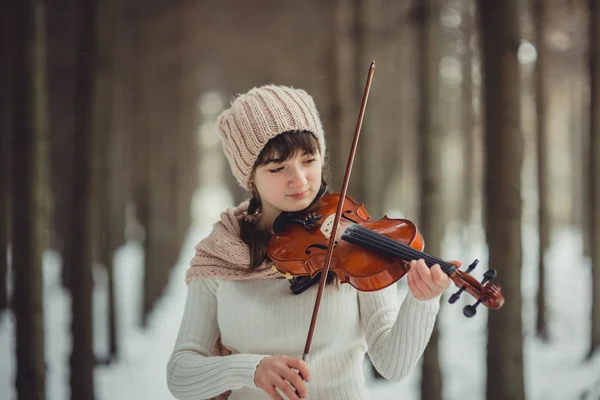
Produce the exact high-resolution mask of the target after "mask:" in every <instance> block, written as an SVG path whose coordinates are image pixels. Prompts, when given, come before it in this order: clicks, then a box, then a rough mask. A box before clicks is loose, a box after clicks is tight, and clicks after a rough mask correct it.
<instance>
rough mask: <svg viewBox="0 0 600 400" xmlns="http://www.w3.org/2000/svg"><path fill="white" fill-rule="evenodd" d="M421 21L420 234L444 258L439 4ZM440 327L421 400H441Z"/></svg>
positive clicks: (424, 5) (422, 8)
mask: <svg viewBox="0 0 600 400" xmlns="http://www.w3.org/2000/svg"><path fill="white" fill-rule="evenodd" d="M416 7H418V9H417V15H418V16H419V17H420V18H418V21H419V25H418V26H419V33H418V35H417V37H418V39H417V40H418V46H417V51H418V52H419V77H418V81H419V87H420V90H419V94H420V102H419V110H418V114H419V122H418V127H419V129H418V132H419V136H418V148H419V163H420V165H421V177H420V188H419V192H420V196H421V197H420V199H421V201H420V207H419V230H420V231H421V232H422V235H423V237H424V238H425V243H426V246H427V249H426V250H425V251H426V252H427V253H428V254H433V255H436V256H440V255H441V248H442V239H443V235H444V221H445V220H446V219H445V215H444V206H443V199H444V197H445V196H444V194H443V182H442V175H443V174H442V163H441V161H442V158H441V157H440V154H441V153H442V148H443V143H444V137H443V135H442V131H441V129H440V126H439V123H440V116H439V110H440V108H439V98H438V90H439V63H440V49H439V45H438V43H439V41H440V38H441V35H440V22H439V21H440V2H439V0H427V1H425V2H422V1H418V4H416ZM438 336H439V333H438V327H437V324H436V325H435V326H434V329H433V333H432V335H431V339H430V340H429V344H428V345H427V348H426V349H425V353H424V354H423V373H422V375H421V376H422V378H421V399H422V400H440V399H441V398H442V373H441V370H440V363H439V351H438V347H439V343H438Z"/></svg>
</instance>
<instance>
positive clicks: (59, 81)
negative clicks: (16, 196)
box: [46, 0, 77, 288]
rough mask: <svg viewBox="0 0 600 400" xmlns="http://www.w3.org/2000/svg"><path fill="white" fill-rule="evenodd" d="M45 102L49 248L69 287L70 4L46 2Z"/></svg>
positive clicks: (73, 33)
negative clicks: (56, 256)
mask: <svg viewBox="0 0 600 400" xmlns="http://www.w3.org/2000/svg"><path fill="white" fill-rule="evenodd" d="M46 4H47V8H46V10H47V12H46V16H47V18H46V20H47V24H46V28H47V29H46V31H47V37H48V57H47V63H48V68H47V70H48V93H49V98H50V99H52V101H50V102H49V103H48V110H49V118H50V126H49V138H50V140H49V142H50V186H51V199H52V207H51V209H52V211H51V214H52V215H51V220H50V224H51V227H52V229H51V235H50V247H51V248H53V249H55V250H56V251H58V252H59V253H60V254H61V255H62V260H63V264H62V284H63V286H64V287H65V288H70V284H69V281H70V279H71V278H70V272H71V271H70V270H69V269H68V268H69V267H68V264H67V265H66V264H65V262H64V260H65V256H66V255H67V254H69V253H70V252H71V249H70V246H72V243H71V242H70V241H69V240H67V235H68V233H67V231H68V229H69V226H70V225H71V224H72V221H71V218H72V213H71V210H72V204H71V201H72V199H73V198H74V197H75V195H74V193H72V191H73V190H74V189H73V188H74V187H75V186H74V185H73V173H74V171H73V140H74V136H75V77H76V76H77V73H76V68H77V62H76V56H77V42H76V38H77V7H76V6H75V5H74V2H73V1H65V0H47V2H46Z"/></svg>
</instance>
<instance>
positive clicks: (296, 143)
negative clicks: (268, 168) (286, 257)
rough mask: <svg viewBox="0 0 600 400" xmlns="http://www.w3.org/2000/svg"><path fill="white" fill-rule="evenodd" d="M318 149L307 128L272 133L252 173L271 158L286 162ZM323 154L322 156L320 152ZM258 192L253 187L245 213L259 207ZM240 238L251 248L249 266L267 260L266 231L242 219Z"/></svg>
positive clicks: (315, 151) (256, 265)
mask: <svg viewBox="0 0 600 400" xmlns="http://www.w3.org/2000/svg"><path fill="white" fill-rule="evenodd" d="M318 151H319V142H318V140H317V138H316V136H314V135H313V134H312V132H309V131H288V132H284V133H281V134H279V135H277V136H275V137H274V138H273V139H271V140H269V142H268V143H267V144H266V145H265V147H264V148H263V149H262V151H261V152H260V154H259V155H258V158H257V159H256V162H255V163H254V167H253V170H252V173H254V171H255V170H256V168H258V167H259V166H262V165H267V164H269V163H270V162H273V161H278V162H280V161H287V160H289V159H290V158H292V157H294V156H296V155H297V154H303V153H308V154H317V152H318ZM323 156H324V155H323ZM325 171H326V168H325V165H324V166H323V177H322V181H323V184H325V174H326V172H325ZM260 205H261V200H260V195H259V193H258V192H257V190H256V188H252V198H251V199H250V204H249V205H248V215H252V214H254V213H255V212H256V210H257V209H258V208H259V207H260ZM240 237H241V239H242V240H243V241H244V243H246V244H247V245H248V247H249V248H250V268H252V269H254V268H258V267H259V266H260V265H261V264H262V263H263V262H264V261H265V260H267V258H268V256H267V244H268V242H269V239H270V237H271V234H270V232H269V231H264V230H260V229H258V227H257V225H256V224H255V222H248V221H246V220H245V219H244V220H242V223H241V226H240Z"/></svg>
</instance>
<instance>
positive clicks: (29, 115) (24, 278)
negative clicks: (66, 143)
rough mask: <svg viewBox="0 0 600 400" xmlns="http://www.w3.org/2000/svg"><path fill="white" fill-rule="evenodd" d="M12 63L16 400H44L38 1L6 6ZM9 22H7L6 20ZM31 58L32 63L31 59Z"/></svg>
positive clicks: (41, 84) (41, 79)
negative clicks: (12, 56)
mask: <svg viewBox="0 0 600 400" xmlns="http://www.w3.org/2000/svg"><path fill="white" fill-rule="evenodd" d="M8 3H9V4H6V7H5V5H4V4H3V6H2V11H3V14H4V12H6V14H7V15H8V16H9V23H10V28H9V30H10V31H11V36H10V37H11V38H12V41H13V42H12V46H14V47H13V51H14V52H13V53H12V54H13V55H14V58H13V59H12V61H13V62H14V69H13V76H12V79H14V82H15V83H14V86H12V89H13V91H12V93H11V94H12V96H11V99H12V102H13V106H12V107H13V111H14V117H13V122H14V125H13V126H14V131H13V132H12V135H11V141H10V149H11V152H12V158H11V160H12V171H11V172H12V174H13V177H12V179H11V183H12V187H11V196H12V201H11V204H12V213H11V214H12V257H13V258H12V265H13V273H14V275H13V287H14V297H13V300H14V301H13V306H12V307H13V310H14V315H15V318H16V334H15V337H16V360H17V371H16V388H17V397H18V399H19V400H33V399H36V400H38V399H44V398H45V386H46V385H45V364H44V318H43V316H44V304H43V294H42V289H43V285H42V281H43V277H42V265H41V264H42V260H41V251H42V249H43V247H44V243H43V235H42V223H43V220H44V218H43V207H42V201H43V196H44V194H43V183H42V171H43V168H44V163H45V156H44V153H43V146H44V144H45V133H44V129H45V124H46V121H45V118H44V113H45V100H44V95H45V89H44V84H45V79H44V78H45V76H44V74H43V71H44V62H43V60H44V52H45V48H44V41H43V37H44V31H43V28H44V23H43V21H44V9H43V4H42V2H40V1H34V0H24V1H18V2H8ZM11 17H12V18H11ZM32 55H33V57H32Z"/></svg>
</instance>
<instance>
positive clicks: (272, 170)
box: [269, 167, 283, 174]
mask: <svg viewBox="0 0 600 400" xmlns="http://www.w3.org/2000/svg"><path fill="white" fill-rule="evenodd" d="M282 169H283V167H279V168H273V169H270V170H269V172H270V173H272V174H276V173H278V172H279V171H281V170H282Z"/></svg>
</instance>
